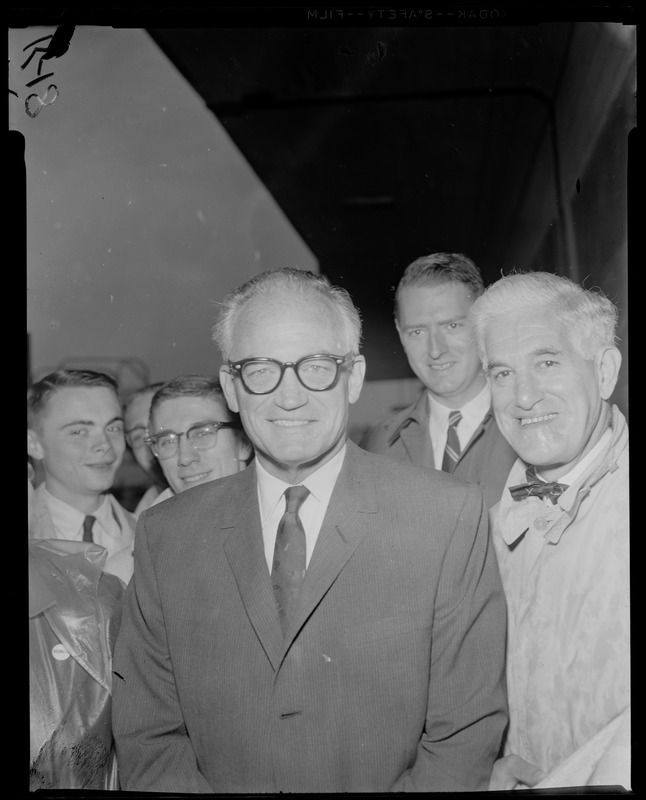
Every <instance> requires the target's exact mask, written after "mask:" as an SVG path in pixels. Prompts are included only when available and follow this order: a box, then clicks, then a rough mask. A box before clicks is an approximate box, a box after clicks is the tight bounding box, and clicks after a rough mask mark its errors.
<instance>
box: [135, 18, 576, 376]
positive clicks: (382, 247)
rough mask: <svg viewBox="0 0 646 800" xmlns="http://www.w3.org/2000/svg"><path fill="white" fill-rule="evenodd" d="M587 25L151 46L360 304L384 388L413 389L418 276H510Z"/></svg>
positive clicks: (184, 33)
mask: <svg viewBox="0 0 646 800" xmlns="http://www.w3.org/2000/svg"><path fill="white" fill-rule="evenodd" d="M573 24H574V23H561V24H554V25H541V26H526V27H505V26H500V27H496V26H493V27H471V28H462V29H460V30H455V29H452V28H416V27H401V28H400V27H386V28H378V27H357V28H332V29H321V28H317V29H309V28H308V29H305V28H275V29H274V28H262V29H253V28H197V29H193V28H148V29H147V30H148V33H149V34H150V35H151V37H152V38H153V40H154V41H155V42H156V43H157V45H158V46H159V47H160V48H161V50H162V51H163V52H164V53H165V54H166V56H167V57H168V58H169V59H170V61H171V62H172V63H173V64H174V65H175V67H176V68H177V69H178V70H179V71H180V73H181V74H182V75H183V76H184V77H185V78H186V79H187V81H188V82H189V83H190V84H191V85H192V86H193V87H194V89H195V90H196V91H197V92H198V93H199V95H201V97H202V98H203V99H204V102H205V103H206V105H207V107H208V108H209V109H210V110H211V111H212V112H213V114H214V115H215V116H216V117H217V119H218V120H219V122H220V123H221V124H222V125H223V126H224V128H225V129H226V131H227V132H228V134H229V135H230V136H231V138H232V140H233V141H234V142H235V144H236V145H237V147H238V148H239V149H240V151H241V152H242V154H243V155H244V156H245V158H246V159H247V161H248V162H249V164H250V165H251V166H252V168H253V169H254V170H255V172H256V173H257V175H258V176H259V178H260V179H261V180H262V181H263V183H264V184H265V186H266V187H267V188H268V190H269V191H270V192H271V194H272V195H273V197H274V198H275V200H276V201H277V203H278V204H279V205H280V207H281V208H282V209H283V211H284V213H285V214H286V216H287V217H288V218H289V219H290V221H291V223H292V224H293V226H294V227H295V228H296V230H297V231H298V232H299V233H300V235H301V236H302V238H303V239H304V240H305V242H306V243H307V244H308V246H309V247H310V249H311V250H312V252H313V253H314V254H315V256H316V257H317V259H318V261H319V265H320V269H321V271H322V272H324V273H325V274H326V275H328V277H329V278H330V279H331V280H332V281H333V282H337V283H340V284H341V285H343V286H345V288H347V289H348V290H349V291H350V293H351V294H352V296H353V298H354V300H355V302H356V304H357V305H358V306H359V307H360V309H361V310H362V313H363V316H364V340H365V346H364V352H365V353H366V355H367V356H368V363H369V364H370V370H369V375H368V377H369V378H372V379H379V378H393V377H408V376H410V375H411V374H412V373H410V372H409V370H408V367H407V364H406V362H405V358H404V357H403V354H402V351H401V349H400V346H399V342H398V340H397V338H396V335H395V331H394V327H393V325H392V288H393V286H394V285H395V284H396V283H397V281H398V279H399V277H400V275H401V273H402V271H403V269H404V268H405V267H406V265H407V264H408V263H409V262H410V261H412V260H413V259H414V258H416V257H418V256H420V255H424V254H425V253H430V252H434V251H460V252H464V253H466V254H468V255H469V256H471V257H472V258H473V259H474V260H475V261H476V263H477V264H478V265H479V266H480V268H481V270H482V272H483V275H484V277H485V283H488V282H489V281H491V280H494V279H495V278H496V277H497V276H498V275H499V274H500V269H501V267H502V266H507V264H506V253H508V247H509V243H510V240H511V238H512V237H513V234H514V230H515V213H516V210H517V208H518V205H519V202H520V200H521V198H522V197H523V192H524V190H525V187H526V186H527V185H528V183H529V176H530V175H531V173H532V170H533V168H534V166H535V157H536V153H537V150H538V147H539V144H540V142H541V141H542V140H543V139H544V137H545V136H546V131H547V130H548V124H549V113H550V107H551V104H552V100H553V98H554V97H555V96H556V94H557V93H558V91H559V85H560V81H561V80H562V73H563V69H564V64H565V62H566V58H567V52H568V47H569V44H570V41H571V36H572V28H573ZM272 266H278V265H272Z"/></svg>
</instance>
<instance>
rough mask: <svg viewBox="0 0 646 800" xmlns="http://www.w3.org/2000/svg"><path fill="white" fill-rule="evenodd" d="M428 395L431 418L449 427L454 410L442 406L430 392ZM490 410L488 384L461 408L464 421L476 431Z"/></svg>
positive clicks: (489, 389)
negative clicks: (450, 415) (450, 416)
mask: <svg viewBox="0 0 646 800" xmlns="http://www.w3.org/2000/svg"><path fill="white" fill-rule="evenodd" d="M427 395H428V402H429V411H430V414H431V417H435V418H437V420H438V422H440V423H441V424H442V425H448V423H449V414H450V413H451V411H453V410H454V409H452V408H447V406H445V405H442V403H440V402H439V401H438V400H437V399H436V398H434V397H432V396H431V393H430V392H427ZM490 408H491V388H490V386H489V384H488V383H485V385H484V386H483V387H482V390H481V391H480V392H478V394H477V395H476V396H475V397H474V398H473V399H471V400H469V401H468V402H466V403H465V404H464V405H463V406H460V412H461V413H462V419H464V420H465V421H466V422H467V425H468V426H469V427H473V428H474V429H475V428H476V427H477V426H478V425H479V424H480V423H481V422H482V420H483V419H484V418H485V415H486V414H487V412H488V411H489V409H490Z"/></svg>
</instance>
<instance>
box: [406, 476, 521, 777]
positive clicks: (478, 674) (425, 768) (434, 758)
mask: <svg viewBox="0 0 646 800" xmlns="http://www.w3.org/2000/svg"><path fill="white" fill-rule="evenodd" d="M506 623H507V620H506V606H505V600H504V594H503V589H502V585H501V582H500V575H499V572H498V565H497V562H496V558H495V553H494V550H493V546H492V543H491V540H490V538H489V527H488V520H487V512H486V508H485V507H484V503H483V498H482V494H481V492H480V491H479V490H478V489H477V488H476V487H472V488H471V489H470V490H468V495H467V498H466V500H465V503H464V505H463V507H462V510H461V512H460V514H459V515H458V518H457V522H456V524H455V527H454V530H453V535H452V536H451V539H450V541H449V544H448V548H447V550H446V553H445V557H444V561H443V564H442V570H441V575H440V582H439V586H438V594H437V599H436V606H435V614H434V624H433V642H432V659H431V670H430V685H429V693H428V707H427V714H426V724H425V728H424V732H423V734H422V738H421V741H420V743H419V746H418V749H417V755H416V759H415V762H414V763H413V765H412V766H411V767H410V769H408V770H406V772H404V773H403V774H402V775H401V776H400V777H399V779H398V780H397V781H396V783H395V785H394V786H393V787H392V790H393V791H434V792H437V791H469V790H486V789H487V788H488V783H489V777H490V775H491V770H492V767H493V763H494V760H495V759H496V756H497V755H498V751H499V749H500V745H501V740H502V736H503V733H504V729H505V727H506V724H507V720H508V709H507V692H506V683H505V646H506Z"/></svg>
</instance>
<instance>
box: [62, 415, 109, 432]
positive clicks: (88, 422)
mask: <svg viewBox="0 0 646 800" xmlns="http://www.w3.org/2000/svg"><path fill="white" fill-rule="evenodd" d="M114 422H123V417H112V419H111V420H110V421H109V422H106V425H112V424H113V423H114ZM74 425H87V426H88V427H93V426H96V422H94V420H92V419H75V420H73V421H72V422H66V423H65V425H62V426H61V430H65V428H71V427H73V426H74Z"/></svg>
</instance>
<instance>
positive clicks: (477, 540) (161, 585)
mask: <svg viewBox="0 0 646 800" xmlns="http://www.w3.org/2000/svg"><path fill="white" fill-rule="evenodd" d="M360 334H361V325H360V320H359V315H358V312H357V310H356V309H355V307H354V305H353V304H352V301H351V299H350V297H349V295H348V294H347V292H345V290H343V289H340V288H337V287H332V286H330V284H329V283H328V281H327V280H326V279H325V278H323V277H321V276H318V275H314V274H313V273H309V272H304V271H300V270H294V269H281V270H274V271H270V272H266V273H262V274H261V275H258V276H257V277H255V278H253V279H251V280H250V281H248V282H247V283H245V284H243V285H242V286H241V287H239V288H238V289H237V290H236V291H234V292H233V293H232V294H231V295H230V296H229V297H228V298H226V299H225V301H224V303H223V304H222V309H221V317H220V320H219V322H218V324H217V326H216V329H215V335H214V338H215V339H216V341H217V343H218V345H219V347H220V349H221V351H222V355H223V357H224V365H223V367H222V368H221V371H220V378H221V381H222V386H223V389H224V392H225V396H226V398H227V402H228V404H229V406H230V408H231V410H232V411H235V412H239V413H240V416H241V419H242V423H243V425H244V428H245V430H246V432H247V434H248V436H249V438H250V439H251V441H252V443H253V445H254V448H255V452H256V458H255V460H254V462H253V463H252V464H251V465H250V466H249V467H248V468H247V469H246V470H244V471H242V472H239V473H237V474H235V475H232V476H230V477H226V478H222V479H220V480H216V481H212V482H210V483H207V484H203V485H201V486H197V487H195V488H192V489H189V490H187V491H185V492H182V493H181V494H178V495H177V496H176V497H174V498H171V499H170V500H168V501H167V502H165V503H162V504H160V505H158V506H155V507H153V508H151V509H150V510H148V511H146V512H144V513H143V514H142V516H141V517H140V521H139V524H138V529H137V537H136V553H135V562H136V567H135V575H134V578H133V580H132V581H131V584H130V587H129V590H128V592H127V598H126V601H125V608H124V618H123V622H122V628H121V633H120V636H119V640H118V642H117V649H116V653H115V660H114V671H115V681H114V731H115V737H116V742H117V753H118V758H119V769H120V777H121V785H122V787H123V788H125V789H128V790H144V791H145V790H149V791H155V790H156V791H166V792H217V793H230V792H238V793H240V792H243V793H256V792H270V793H278V792H335V793H339V792H380V791H389V790H390V791H404V790H411V791H425V792H427V791H445V790H449V791H451V790H464V789H467V790H468V789H486V788H487V785H488V780H489V776H490V773H491V769H492V765H493V762H494V759H495V757H496V755H497V753H498V751H499V748H500V744H501V739H502V733H503V730H504V728H505V725H506V722H507V702H506V693H505V685H504V677H503V674H504V649H505V625H506V617H505V608H504V598H503V595H502V591H501V585H500V579H499V574H498V571H497V566H496V562H495V555H494V553H493V550H492V548H491V545H490V542H489V537H488V524H487V510H486V508H485V506H484V502H483V497H482V494H481V492H480V490H479V489H478V488H477V487H474V486H470V485H468V484H466V483H463V482H461V481H458V480H456V479H455V478H453V477H451V476H448V475H445V474H443V473H441V472H429V471H426V470H421V469H418V468H416V467H413V466H411V465H403V464H398V463H397V462H395V461H393V460H392V459H386V458H382V457H380V456H375V455H372V454H369V453H366V452H364V451H362V450H361V449H360V448H358V447H356V446H355V445H354V444H353V443H352V442H349V441H348V439H347V423H348V411H349V404H350V403H354V402H355V401H356V400H357V399H358V397H359V393H360V391H361V386H362V383H363V378H364V371H365V361H364V358H363V356H361V355H359V353H358V350H359V340H360Z"/></svg>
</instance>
